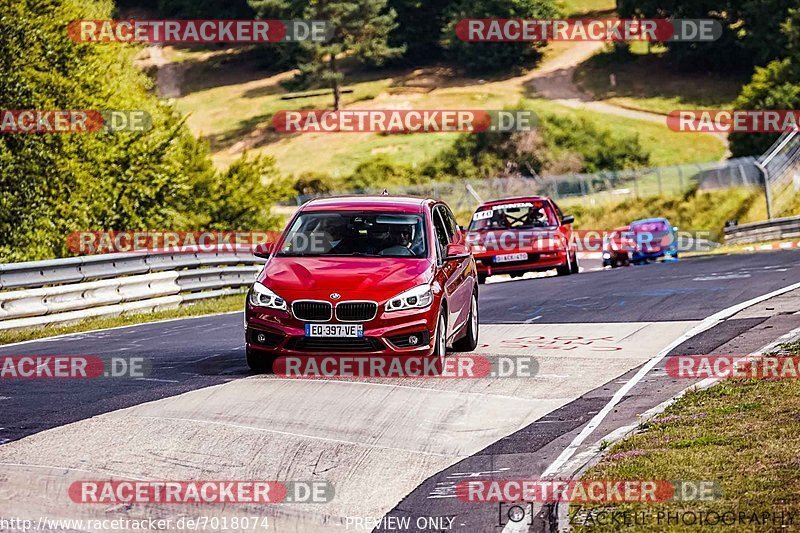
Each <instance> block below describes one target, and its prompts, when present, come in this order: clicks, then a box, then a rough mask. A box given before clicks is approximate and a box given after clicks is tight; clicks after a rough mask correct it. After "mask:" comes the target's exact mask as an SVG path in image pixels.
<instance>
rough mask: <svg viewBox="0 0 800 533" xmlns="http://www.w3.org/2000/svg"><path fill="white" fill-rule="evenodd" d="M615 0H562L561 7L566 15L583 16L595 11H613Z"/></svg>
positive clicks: (615, 5)
mask: <svg viewBox="0 0 800 533" xmlns="http://www.w3.org/2000/svg"><path fill="white" fill-rule="evenodd" d="M616 7H617V4H616V2H615V0H562V1H561V9H562V12H563V13H564V16H565V17H581V16H588V15H591V14H595V13H601V12H606V11H613V10H614V9H615V8H616Z"/></svg>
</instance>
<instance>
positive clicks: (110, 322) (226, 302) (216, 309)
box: [0, 294, 244, 345]
mask: <svg viewBox="0 0 800 533" xmlns="http://www.w3.org/2000/svg"><path fill="white" fill-rule="evenodd" d="M242 309H244V294H235V295H231V296H223V297H221V298H210V299H208V300H200V301H199V302H196V303H193V304H188V305H185V306H183V307H180V308H178V309H168V310H164V311H156V312H154V313H138V314H131V315H122V316H115V317H108V318H91V319H87V320H82V321H81V322H78V323H76V324H70V325H64V326H53V327H40V328H25V329H17V330H13V331H0V345H3V344H10V343H13V342H22V341H28V340H32V339H42V338H44V337H53V336H55V335H64V334H66V333H78V332H81V331H91V330H95V329H107V328H115V327H118V326H128V325H131V324H144V323H146V322H153V321H155V320H166V319H170V318H183V317H190V316H201V315H212V314H217V313H227V312H229V311H241V310H242Z"/></svg>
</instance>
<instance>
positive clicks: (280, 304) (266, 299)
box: [248, 282, 286, 311]
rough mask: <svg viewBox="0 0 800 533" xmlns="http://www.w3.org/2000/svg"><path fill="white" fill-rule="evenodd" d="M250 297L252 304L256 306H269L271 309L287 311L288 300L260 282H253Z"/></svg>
mask: <svg viewBox="0 0 800 533" xmlns="http://www.w3.org/2000/svg"><path fill="white" fill-rule="evenodd" d="M248 299H249V300H250V305H252V306H254V307H269V308H270V309H278V310H280V311H286V300H284V299H283V298H281V297H280V296H278V295H277V294H275V293H274V292H272V291H271V290H269V289H268V288H266V287H265V286H264V285H262V284H261V283H259V282H255V283H254V284H253V290H251V291H250V296H249V297H248Z"/></svg>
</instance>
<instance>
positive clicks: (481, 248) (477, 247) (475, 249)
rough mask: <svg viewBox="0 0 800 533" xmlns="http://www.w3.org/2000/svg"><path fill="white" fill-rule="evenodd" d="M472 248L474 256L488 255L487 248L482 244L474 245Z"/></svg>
mask: <svg viewBox="0 0 800 533" xmlns="http://www.w3.org/2000/svg"><path fill="white" fill-rule="evenodd" d="M471 248H472V253H473V254H485V253H486V247H485V246H483V245H482V244H473V245H472V247H471Z"/></svg>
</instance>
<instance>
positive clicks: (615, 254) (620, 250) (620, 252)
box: [603, 226, 636, 268]
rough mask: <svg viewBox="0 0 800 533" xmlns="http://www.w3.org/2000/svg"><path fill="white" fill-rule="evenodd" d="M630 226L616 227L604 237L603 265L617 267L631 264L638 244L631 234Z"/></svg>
mask: <svg viewBox="0 0 800 533" xmlns="http://www.w3.org/2000/svg"><path fill="white" fill-rule="evenodd" d="M629 232H630V226H622V227H621V228H615V229H614V230H612V231H611V232H610V233H608V234H607V235H605V236H604V237H603V266H604V267H611V268H617V267H618V266H626V265H628V264H630V258H631V255H632V252H633V251H635V249H636V244H635V242H634V241H633V239H632V238H630V237H631V235H630V233H629Z"/></svg>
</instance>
